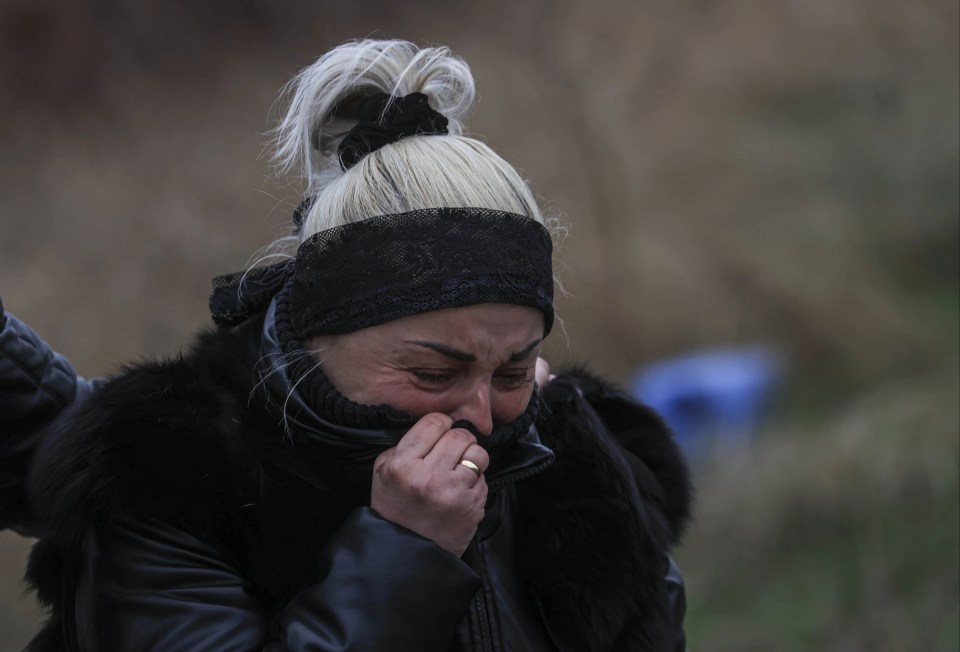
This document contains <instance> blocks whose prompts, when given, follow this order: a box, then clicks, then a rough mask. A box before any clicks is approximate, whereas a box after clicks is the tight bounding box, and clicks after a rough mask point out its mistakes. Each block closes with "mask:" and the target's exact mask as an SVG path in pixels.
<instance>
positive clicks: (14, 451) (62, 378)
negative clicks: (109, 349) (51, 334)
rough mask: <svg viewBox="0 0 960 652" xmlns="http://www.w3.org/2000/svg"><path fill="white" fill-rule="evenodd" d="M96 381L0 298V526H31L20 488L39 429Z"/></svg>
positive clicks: (23, 530)
mask: <svg viewBox="0 0 960 652" xmlns="http://www.w3.org/2000/svg"><path fill="white" fill-rule="evenodd" d="M97 382H98V381H86V380H84V379H82V378H79V377H78V376H77V374H76V372H75V371H74V370H73V367H72V366H71V365H70V362H69V361H68V360H67V359H66V358H65V357H63V356H62V355H60V354H59V353H56V352H54V351H53V350H52V349H51V348H50V347H49V346H48V345H47V343H46V342H44V341H43V340H42V339H41V338H40V337H39V336H38V335H37V334H36V333H35V332H34V331H33V330H32V329H31V328H30V327H29V326H27V325H26V324H24V323H23V322H21V321H20V320H18V319H17V318H16V317H15V316H13V315H10V314H7V313H5V312H4V311H3V303H2V300H0V529H6V528H14V529H16V530H18V531H20V532H21V533H30V532H31V531H32V530H33V529H34V527H35V525H36V524H35V523H34V522H33V518H32V517H31V515H30V513H29V510H28V509H27V503H26V500H25V495H24V490H23V481H24V477H25V476H26V473H27V467H28V465H29V463H30V458H31V456H32V454H33V451H34V449H35V448H36V445H37V442H38V440H39V438H40V437H41V436H42V432H43V429H44V427H45V426H46V425H47V424H48V423H49V422H50V421H51V420H52V419H53V418H54V417H56V416H57V415H58V414H60V413H61V412H62V411H63V410H64V409H65V408H67V407H69V406H70V405H72V404H73V403H74V402H76V401H78V400H81V399H82V398H83V397H84V396H85V395H86V394H88V393H89V392H91V391H93V390H94V389H95V388H96V386H97Z"/></svg>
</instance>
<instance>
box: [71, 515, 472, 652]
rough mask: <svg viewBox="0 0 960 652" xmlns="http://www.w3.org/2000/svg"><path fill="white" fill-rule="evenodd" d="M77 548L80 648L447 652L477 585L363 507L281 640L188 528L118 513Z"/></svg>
mask: <svg viewBox="0 0 960 652" xmlns="http://www.w3.org/2000/svg"><path fill="white" fill-rule="evenodd" d="M84 552H85V559H86V565H85V569H84V571H83V573H82V577H81V581H80V586H79V589H78V593H77V606H76V610H75V613H77V615H78V628H77V629H78V631H79V632H80V649H81V650H85V651H86V650H107V651H109V650H141V651H144V652H149V651H152V650H157V651H159V650H182V651H186V652H189V651H193V650H214V649H215V650H225V651H232V650H238V651H239V650H244V651H252V650H269V651H275V650H290V651H296V652H346V651H356V652H360V651H363V652H378V651H380V650H383V651H387V650H389V651H391V652H404V651H408V650H409V651H411V652H412V651H417V652H430V651H434V650H435V651H437V652H440V651H443V652H445V651H446V650H447V649H448V648H449V646H450V643H451V641H452V640H453V637H454V633H455V631H456V628H457V626H458V624H459V623H460V620H461V619H462V618H463V616H464V614H465V613H466V611H467V608H468V605H469V602H470V599H471V598H472V596H473V594H474V593H475V592H476V590H477V589H478V588H479V585H480V580H479V578H478V577H477V576H476V574H475V573H474V572H473V571H472V570H471V569H470V568H469V567H468V566H467V565H466V564H465V563H464V562H462V561H461V560H460V559H458V558H457V557H456V556H454V555H452V554H450V553H449V552H446V551H444V550H442V549H440V548H439V547H438V546H437V545H436V544H434V543H433V542H432V541H429V540H427V539H424V538H423V537H421V536H419V535H417V534H415V533H413V532H411V531H409V530H406V529H405V528H402V527H399V526H397V525H394V524H392V523H389V522H388V521H385V520H384V519H382V518H380V517H379V516H378V515H377V514H376V513H375V512H373V511H372V510H370V509H369V508H363V509H359V510H357V511H356V512H354V513H353V514H352V515H351V516H350V517H349V518H348V520H347V521H346V522H345V523H344V524H343V525H342V527H341V528H340V529H339V530H338V532H337V534H335V535H334V537H333V538H332V540H331V541H330V542H328V545H327V546H326V547H325V548H324V550H323V551H322V552H320V553H318V555H317V560H318V561H317V563H318V567H317V568H318V569H319V571H320V575H319V577H320V578H321V579H320V581H319V582H318V583H317V584H315V585H313V586H310V587H308V588H307V589H305V590H304V591H302V592H301V593H299V594H298V595H297V596H295V597H294V598H293V599H292V600H291V601H290V602H289V603H288V604H287V605H286V607H285V608H284V609H283V611H282V613H281V616H280V629H281V631H282V635H281V636H280V638H279V639H276V638H271V634H270V630H271V627H270V623H269V622H268V620H267V616H266V615H265V614H264V613H263V611H262V610H261V607H260V605H259V604H258V603H257V601H256V600H255V599H254V598H253V597H252V595H251V593H250V592H248V591H247V587H246V585H245V583H244V581H243V579H242V578H241V577H240V576H239V574H238V573H237V571H236V570H235V569H233V568H231V567H230V566H229V565H228V564H227V563H225V562H224V561H222V560H221V558H220V557H219V555H218V554H217V552H216V551H215V550H214V549H213V548H211V547H210V546H208V545H206V544H204V543H203V542H201V541H199V540H198V539H196V538H194V537H192V536H190V535H189V534H187V533H185V532H183V531H180V530H176V529H173V528H170V527H169V526H166V525H161V524H157V523H144V522H120V523H117V524H116V525H115V526H113V527H112V528H111V529H110V531H108V532H107V533H106V534H105V535H104V536H102V537H96V536H95V535H92V534H91V535H89V536H88V539H87V542H86V544H85V551H84ZM315 570H317V569H304V572H305V573H308V572H313V571H315Z"/></svg>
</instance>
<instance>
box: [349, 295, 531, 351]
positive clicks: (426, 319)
mask: <svg viewBox="0 0 960 652" xmlns="http://www.w3.org/2000/svg"><path fill="white" fill-rule="evenodd" d="M351 335H352V336H353V337H354V338H355V339H356V341H357V342H358V343H360V342H362V343H365V344H369V345H371V346H386V347H390V348H396V347H397V346H400V345H403V344H405V343H409V342H414V341H428V342H436V343H442V344H445V345H447V346H452V347H456V348H459V349H461V350H464V351H469V352H471V353H482V352H483V351H482V350H489V351H490V352H493V353H500V352H503V353H514V352H516V351H519V350H521V349H523V348H524V347H526V346H527V345H529V344H530V343H531V342H532V341H535V340H537V339H538V338H540V337H542V336H543V313H542V312H540V311H539V310H537V309H536V308H530V307H528V306H515V305H510V304H500V303H484V304H479V305H475V306H465V307H460V308H445V309H443V310H432V311H430V312H425V313H421V314H419V315H411V316H409V317H404V318H402V319H397V320H394V321H391V322H387V323H384V324H379V325H377V326H371V327H370V328H365V329H363V330H360V331H357V332H355V333H352V334H351ZM477 349H482V350H481V351H478V350H477Z"/></svg>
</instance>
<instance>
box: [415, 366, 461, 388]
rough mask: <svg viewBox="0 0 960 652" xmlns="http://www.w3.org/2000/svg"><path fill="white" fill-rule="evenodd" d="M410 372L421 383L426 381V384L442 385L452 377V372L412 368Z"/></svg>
mask: <svg viewBox="0 0 960 652" xmlns="http://www.w3.org/2000/svg"><path fill="white" fill-rule="evenodd" d="M410 373H412V374H413V377H414V378H416V379H417V380H419V381H420V382H421V383H426V384H428V385H442V384H444V383H448V382H450V380H452V379H453V374H452V373H449V372H442V371H432V370H426V369H412V370H411V371H410Z"/></svg>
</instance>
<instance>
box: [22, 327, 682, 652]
mask: <svg viewBox="0 0 960 652" xmlns="http://www.w3.org/2000/svg"><path fill="white" fill-rule="evenodd" d="M260 337H261V336H260V334H259V325H257V324H253V325H251V324H249V323H248V324H245V325H243V326H241V327H240V328H238V329H234V330H229V331H228V330H222V331H217V332H216V333H213V334H210V335H207V336H205V337H204V338H201V340H200V341H199V343H198V345H197V346H196V347H195V349H194V350H193V351H192V352H191V353H190V354H189V355H187V356H185V357H184V358H182V359H179V360H174V361H170V362H165V363H155V364H144V365H141V366H138V367H135V368H132V369H130V370H128V371H126V372H125V373H124V374H122V375H121V376H118V377H116V378H114V379H112V380H111V381H110V382H109V383H108V384H106V385H105V386H104V387H102V388H100V389H99V390H98V391H97V392H96V393H95V394H94V395H93V396H91V397H90V399H89V400H87V401H85V402H84V405H83V406H82V409H80V410H78V411H77V412H75V413H72V414H70V415H68V417H69V418H65V419H63V420H62V421H60V422H58V423H57V424H56V426H55V427H54V428H53V429H52V430H51V433H50V435H49V436H48V437H47V438H46V439H45V440H44V442H43V445H42V446H41V449H40V452H39V455H38V460H37V463H36V465H35V468H34V470H33V471H32V473H31V478H30V488H31V495H32V498H33V501H34V504H35V506H36V508H37V510H38V511H39V513H40V515H41V516H42V517H43V519H44V525H45V529H46V530H47V532H46V534H45V536H43V537H42V538H41V540H40V542H39V543H38V545H37V546H36V548H35V551H34V554H33V555H32V559H31V564H30V569H29V570H28V577H29V579H30V581H31V582H32V584H33V585H34V586H35V587H36V588H37V590H38V595H39V596H40V598H41V600H42V601H43V602H44V603H45V604H47V605H48V606H50V608H51V609H52V611H53V618H52V620H51V625H50V626H49V627H47V628H46V629H45V630H44V631H43V632H41V634H40V635H38V637H37V638H36V639H35V640H34V642H33V643H32V644H31V648H30V649H31V650H78V651H79V650H84V651H86V650H213V649H215V650H316V651H323V652H327V651H334V650H336V651H340V650H365V651H376V650H391V651H396V650H399V651H404V650H411V651H413V650H416V651H429V650H437V651H438V652H439V651H444V652H446V651H447V650H483V651H490V652H494V651H497V652H500V651H502V652H508V651H513V650H524V651H533V652H535V651H537V650H561V651H563V652H566V651H573V650H577V651H579V650H598V651H599V650H682V649H683V648H684V638H683V631H682V619H683V610H684V600H683V587H682V583H681V582H680V579H679V575H678V573H677V572H676V569H675V567H673V566H672V564H671V563H670V561H669V558H668V556H667V554H668V552H669V547H670V545H671V544H672V543H673V542H675V541H676V539H677V537H678V536H679V535H680V533H681V531H682V528H683V524H684V522H685V521H686V518H687V515H688V511H689V486H688V481H687V472H686V467H685V465H684V464H683V460H682V458H681V457H680V455H679V452H678V450H677V449H676V446H675V445H674V444H673V442H672V439H671V438H670V436H669V434H668V433H667V432H666V431H665V430H664V428H663V426H662V423H661V422H660V421H659V419H658V418H657V417H656V416H655V415H652V414H651V413H649V411H647V410H645V409H644V408H642V407H641V406H638V405H636V404H635V403H633V402H632V401H630V400H629V398H627V397H625V396H624V395H622V394H620V393H618V392H616V391H615V390H614V389H612V388H610V387H609V386H607V385H605V384H603V383H602V382H600V381H598V380H597V379H595V378H593V377H591V376H589V375H586V374H583V373H577V374H574V375H571V376H560V377H559V378H558V379H557V380H556V381H554V382H553V383H551V386H550V387H548V388H547V391H545V392H544V401H545V404H546V410H545V411H544V415H543V417H542V418H541V419H539V420H538V424H537V429H539V431H540V434H539V435H538V432H537V429H534V430H531V431H530V432H529V433H528V434H527V435H526V436H525V437H524V438H523V439H522V440H521V441H520V442H518V445H517V446H515V447H514V448H512V449H511V453H510V455H506V456H504V457H503V458H502V459H499V460H496V461H495V465H492V468H491V469H490V470H489V471H488V485H489V487H490V498H489V503H488V509H487V514H486V516H485V518H484V521H483V523H482V524H481V526H480V528H479V530H478V533H477V536H476V537H475V539H474V541H473V543H472V544H471V545H470V547H469V549H468V550H467V552H466V553H465V554H464V555H463V558H462V559H460V558H457V557H455V556H454V555H451V554H450V553H448V552H446V551H444V550H442V549H440V548H439V547H437V546H436V545H435V544H434V543H432V542H431V541H428V540H426V539H424V538H422V537H420V536H419V535H417V534H415V533H413V532H411V531H409V530H406V529H405V528H403V527H400V526H397V525H395V524H392V523H390V522H388V521H386V520H384V519H382V518H381V517H379V516H378V515H377V514H376V513H375V512H374V511H373V510H371V509H370V508H369V507H368V506H367V505H368V502H367V501H368V495H367V496H365V495H364V494H363V491H362V490H361V491H357V490H355V489H351V488H350V487H349V486H348V483H343V482H339V481H338V482H332V481H331V478H333V477H335V476H336V474H335V473H332V472H329V473H328V474H327V475H325V476H323V477H321V478H319V480H318V479H316V478H313V479H305V476H304V471H303V465H302V464H301V460H300V459H299V458H300V456H301V455H302V454H303V453H304V451H302V450H301V451H296V450H290V449H289V448H288V447H287V446H286V444H288V443H289V442H286V443H285V442H284V441H283V437H282V436H274V435H271V437H272V439H270V441H265V439H266V437H265V430H269V431H271V432H277V430H276V428H277V425H276V424H277V421H276V414H272V413H269V412H268V411H266V412H265V411H263V410H262V409H261V408H260V407H258V406H257V405H256V402H255V401H252V400H251V399H250V397H251V396H252V394H251V392H252V391H253V389H254V387H253V384H254V382H255V381H254V380H252V379H251V378H250V376H249V373H246V374H245V373H244V371H243V370H244V369H246V370H247V371H249V368H250V367H249V364H250V361H251V360H256V359H258V358H259V357H260V355H261V351H260V349H259V345H260V341H259V340H260ZM280 434H281V435H282V433H280ZM541 437H542V440H541ZM328 471H329V469H328ZM367 484H368V482H367ZM358 486H359V485H358Z"/></svg>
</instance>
